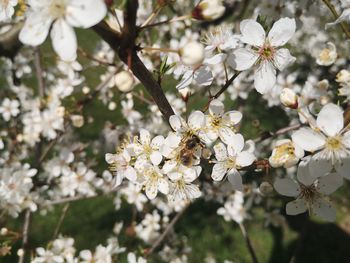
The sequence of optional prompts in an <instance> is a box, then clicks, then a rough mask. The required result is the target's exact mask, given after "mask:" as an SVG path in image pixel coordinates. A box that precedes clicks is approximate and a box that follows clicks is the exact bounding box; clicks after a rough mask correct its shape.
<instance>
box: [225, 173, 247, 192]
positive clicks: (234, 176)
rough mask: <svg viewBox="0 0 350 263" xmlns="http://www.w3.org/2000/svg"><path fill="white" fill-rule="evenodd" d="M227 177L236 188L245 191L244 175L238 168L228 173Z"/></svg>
mask: <svg viewBox="0 0 350 263" xmlns="http://www.w3.org/2000/svg"><path fill="white" fill-rule="evenodd" d="M227 179H228V181H229V182H230V183H231V185H232V186H233V189H234V190H237V191H243V182H242V176H241V175H240V173H239V172H238V171H237V170H235V169H231V170H230V171H229V173H228V174H227Z"/></svg>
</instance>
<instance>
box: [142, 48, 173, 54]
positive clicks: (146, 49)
mask: <svg viewBox="0 0 350 263" xmlns="http://www.w3.org/2000/svg"><path fill="white" fill-rule="evenodd" d="M142 50H145V51H160V52H171V53H179V51H178V50H176V49H171V48H157V47H143V48H142Z"/></svg>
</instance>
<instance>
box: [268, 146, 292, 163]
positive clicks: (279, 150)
mask: <svg viewBox="0 0 350 263" xmlns="http://www.w3.org/2000/svg"><path fill="white" fill-rule="evenodd" d="M292 157H294V147H293V145H292V143H290V142H288V143H285V144H282V145H280V146H277V147H276V151H275V154H274V157H273V158H274V159H276V160H280V159H289V158H292Z"/></svg>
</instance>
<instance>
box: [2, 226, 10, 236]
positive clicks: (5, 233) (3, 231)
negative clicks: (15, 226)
mask: <svg viewBox="0 0 350 263" xmlns="http://www.w3.org/2000/svg"><path fill="white" fill-rule="evenodd" d="M8 232H9V231H8V229H7V228H6V227H3V228H1V230H0V235H1V236H6V235H7V233H8Z"/></svg>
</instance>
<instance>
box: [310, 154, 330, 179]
mask: <svg viewBox="0 0 350 263" xmlns="http://www.w3.org/2000/svg"><path fill="white" fill-rule="evenodd" d="M332 166H333V165H332V161H331V160H327V159H316V160H315V158H312V159H311V160H310V162H309V171H310V175H311V177H313V178H318V177H322V176H324V175H325V174H327V173H329V172H330V171H331V170H332Z"/></svg>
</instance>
